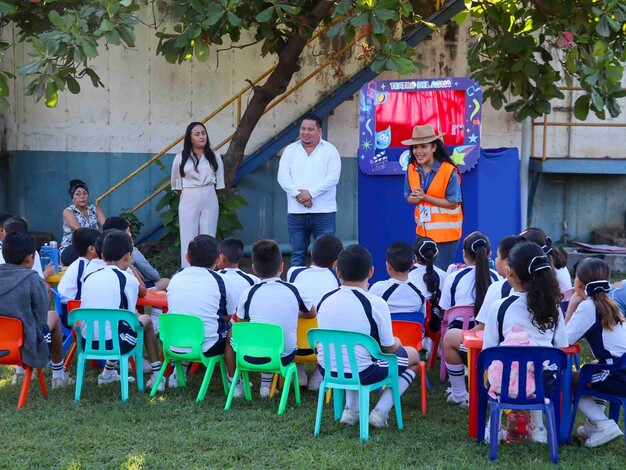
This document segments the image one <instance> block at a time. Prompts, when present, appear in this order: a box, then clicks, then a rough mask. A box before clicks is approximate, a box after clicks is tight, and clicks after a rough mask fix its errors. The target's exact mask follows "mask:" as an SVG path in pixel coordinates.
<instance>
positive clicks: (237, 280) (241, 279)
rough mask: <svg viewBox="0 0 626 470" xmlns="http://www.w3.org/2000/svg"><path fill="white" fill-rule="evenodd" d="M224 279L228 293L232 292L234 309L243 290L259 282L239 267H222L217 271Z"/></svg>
mask: <svg viewBox="0 0 626 470" xmlns="http://www.w3.org/2000/svg"><path fill="white" fill-rule="evenodd" d="M218 274H219V275H220V276H222V278H224V280H225V281H226V285H227V287H228V290H229V291H230V292H229V294H232V298H233V300H234V302H233V303H234V306H235V309H236V308H237V307H238V306H239V298H240V297H241V294H242V293H243V291H244V290H246V289H247V288H248V287H252V286H254V285H255V284H258V283H259V278H258V277H256V276H254V275H252V274H248V273H244V272H243V271H242V270H241V269H239V268H224V269H222V270H220V271H219V272H218Z"/></svg>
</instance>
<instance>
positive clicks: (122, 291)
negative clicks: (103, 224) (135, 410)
mask: <svg viewBox="0 0 626 470" xmlns="http://www.w3.org/2000/svg"><path fill="white" fill-rule="evenodd" d="M102 259H103V261H104V262H105V263H106V266H105V267H104V268H101V269H99V270H97V271H95V272H92V273H91V274H89V275H87V276H86V277H85V280H84V281H83V292H82V299H81V308H114V309H118V308H119V309H124V310H130V311H131V312H134V311H135V306H136V304H137V296H138V293H139V281H138V280H137V278H135V277H134V276H132V275H131V274H129V273H128V268H129V267H130V265H131V264H132V262H133V241H132V240H131V238H130V237H129V236H128V235H127V234H126V233H124V232H122V231H120V230H107V232H106V236H105V237H104V240H103V241H102ZM92 262H93V260H92ZM90 264H91V263H90ZM139 321H140V322H141V324H142V325H143V328H144V332H143V337H144V344H145V345H146V350H147V351H148V357H149V358H150V366H151V368H152V377H151V378H150V380H148V382H147V383H146V389H147V390H150V389H151V388H152V385H154V382H155V380H156V378H157V376H158V374H159V370H160V369H161V361H160V360H159V353H158V349H157V339H156V335H155V333H154V330H153V329H152V321H151V320H150V316H149V315H139ZM105 331H106V333H105V336H106V337H105V340H106V341H107V342H109V341H111V340H112V338H111V327H110V325H108V323H107V325H106V328H105ZM119 336H120V337H119V341H120V349H121V351H122V354H124V353H126V352H128V351H130V350H132V349H133V348H134V347H135V345H136V344H137V333H135V332H134V331H133V330H132V329H131V328H130V326H129V325H128V323H126V322H123V321H122V322H120V325H119ZM83 341H84V339H83ZM94 341H98V339H97V338H96V336H95V335H94ZM116 363H117V361H107V362H106V366H105V368H104V370H103V371H102V374H100V375H99V376H98V385H103V384H108V383H111V382H115V381H119V380H120V376H119V374H118V373H117V371H116V370H115V366H116ZM158 390H159V391H160V392H162V391H163V390H165V378H163V379H162V380H161V382H160V383H159V387H158Z"/></svg>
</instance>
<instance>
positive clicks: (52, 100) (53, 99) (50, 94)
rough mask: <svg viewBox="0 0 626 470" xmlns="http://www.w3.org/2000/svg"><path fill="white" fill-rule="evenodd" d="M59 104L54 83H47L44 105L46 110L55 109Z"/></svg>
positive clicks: (57, 91)
mask: <svg viewBox="0 0 626 470" xmlns="http://www.w3.org/2000/svg"><path fill="white" fill-rule="evenodd" d="M58 102H59V90H58V89H57V86H56V84H55V83H48V86H46V99H45V103H46V106H47V107H48V108H55V107H56V105H57V104H58Z"/></svg>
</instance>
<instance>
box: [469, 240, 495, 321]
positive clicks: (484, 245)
mask: <svg viewBox="0 0 626 470" xmlns="http://www.w3.org/2000/svg"><path fill="white" fill-rule="evenodd" d="M463 251H465V253H466V254H467V256H468V257H469V258H470V259H471V260H472V261H474V262H475V264H476V274H475V279H474V299H475V301H474V313H475V314H476V315H478V312H479V311H480V307H482V305H483V302H484V300H485V295H486V294H487V289H489V286H490V285H491V270H490V269H489V252H490V251H491V245H490V243H489V238H487V235H484V234H482V233H480V232H474V233H471V234H469V235H468V236H467V237H466V238H465V240H464V241H463Z"/></svg>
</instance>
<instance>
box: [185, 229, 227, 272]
mask: <svg viewBox="0 0 626 470" xmlns="http://www.w3.org/2000/svg"><path fill="white" fill-rule="evenodd" d="M218 251H219V244H218V243H217V240H216V239H215V238H213V237H212V236H210V235H198V236H196V238H194V239H193V240H191V241H190V242H189V246H188V247H187V258H188V261H189V264H190V265H192V266H196V267H199V268H209V269H212V268H213V266H215V261H216V260H217V254H218Z"/></svg>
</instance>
